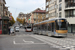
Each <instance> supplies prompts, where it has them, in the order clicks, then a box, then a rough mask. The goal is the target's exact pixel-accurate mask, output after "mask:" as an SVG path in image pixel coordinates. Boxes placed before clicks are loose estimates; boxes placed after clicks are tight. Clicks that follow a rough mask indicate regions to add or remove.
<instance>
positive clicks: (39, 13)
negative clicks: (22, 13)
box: [31, 8, 46, 23]
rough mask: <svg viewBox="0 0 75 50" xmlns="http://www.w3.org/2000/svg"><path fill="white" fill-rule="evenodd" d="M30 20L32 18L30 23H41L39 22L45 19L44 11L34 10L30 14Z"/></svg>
mask: <svg viewBox="0 0 75 50" xmlns="http://www.w3.org/2000/svg"><path fill="white" fill-rule="evenodd" d="M31 16H32V18H34V21H33V19H32V21H33V22H32V23H38V22H41V21H44V20H45V17H46V11H45V10H41V9H40V8H37V9H36V10H34V11H33V12H32V15H31Z"/></svg>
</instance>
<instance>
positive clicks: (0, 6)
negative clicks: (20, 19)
mask: <svg viewBox="0 0 75 50" xmlns="http://www.w3.org/2000/svg"><path fill="white" fill-rule="evenodd" d="M5 4H6V2H5V0H0V34H2V33H3V34H7V33H8V27H9V24H8V21H9V17H8V7H6V6H5Z"/></svg>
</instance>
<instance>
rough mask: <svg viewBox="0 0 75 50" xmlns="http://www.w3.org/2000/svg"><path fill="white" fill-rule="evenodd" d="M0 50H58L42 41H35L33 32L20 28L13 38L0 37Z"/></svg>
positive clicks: (7, 36)
mask: <svg viewBox="0 0 75 50" xmlns="http://www.w3.org/2000/svg"><path fill="white" fill-rule="evenodd" d="M0 50H58V48H53V47H52V46H51V45H49V44H48V43H46V42H44V41H43V40H40V39H37V38H36V35H35V34H33V32H25V31H24V29H23V28H20V32H16V35H15V36H11V35H0Z"/></svg>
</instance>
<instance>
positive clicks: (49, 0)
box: [46, 0, 75, 33]
mask: <svg viewBox="0 0 75 50" xmlns="http://www.w3.org/2000/svg"><path fill="white" fill-rule="evenodd" d="M53 5H54V6H53ZM52 12H55V14H54V15H53V14H51V13H52ZM54 16H55V17H54ZM49 17H50V18H49ZM46 18H47V19H51V18H66V19H67V21H68V22H69V25H68V32H70V33H74V32H75V0H46Z"/></svg>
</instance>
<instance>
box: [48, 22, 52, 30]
mask: <svg viewBox="0 0 75 50" xmlns="http://www.w3.org/2000/svg"><path fill="white" fill-rule="evenodd" d="M48 31H51V23H50V24H48Z"/></svg>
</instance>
